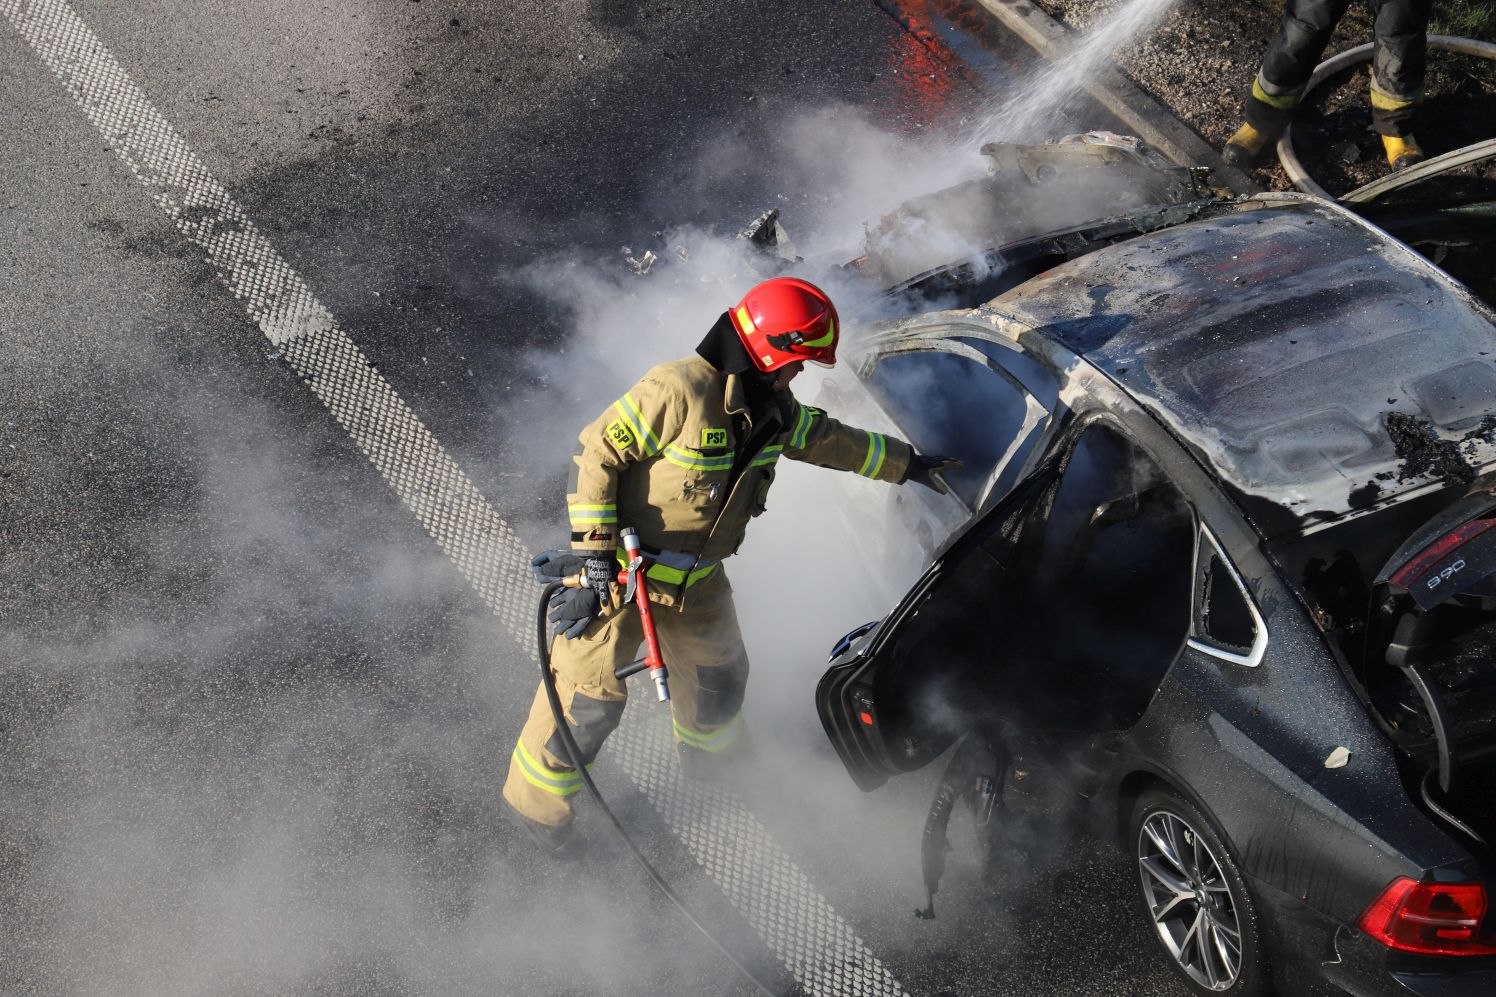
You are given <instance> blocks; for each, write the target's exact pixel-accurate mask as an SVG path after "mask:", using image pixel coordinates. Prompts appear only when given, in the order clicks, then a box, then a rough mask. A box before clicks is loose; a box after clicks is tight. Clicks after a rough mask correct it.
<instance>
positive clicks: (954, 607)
mask: <svg viewBox="0 0 1496 997" xmlns="http://www.w3.org/2000/svg"><path fill="white" fill-rule="evenodd" d="M1195 529H1196V527H1195V519H1194V515H1193V513H1192V511H1191V509H1190V507H1189V506H1188V504H1187V503H1186V502H1185V500H1184V498H1183V496H1182V495H1181V494H1180V493H1179V492H1178V490H1177V489H1176V488H1175V487H1174V485H1173V484H1172V483H1171V482H1169V480H1168V479H1167V478H1166V477H1165V476H1164V475H1163V474H1162V472H1161V471H1160V470H1159V469H1158V467H1157V465H1156V464H1155V463H1154V462H1153V460H1152V458H1150V457H1149V456H1148V455H1147V454H1146V453H1145V452H1144V451H1142V450H1141V449H1140V448H1138V447H1137V446H1136V445H1134V444H1133V443H1131V442H1130V441H1129V440H1127V439H1126V438H1125V437H1123V436H1122V435H1121V434H1120V433H1118V432H1117V431H1116V430H1114V429H1113V428H1111V427H1110V426H1109V425H1107V424H1104V423H1096V424H1093V425H1092V426H1091V427H1090V428H1088V429H1087V430H1086V431H1085V432H1084V433H1083V434H1082V435H1081V436H1080V438H1079V440H1078V441H1077V443H1076V445H1075V447H1074V449H1073V450H1072V451H1071V454H1070V456H1069V457H1068V459H1067V460H1066V461H1065V465H1064V467H1063V469H1062V470H1060V471H1059V472H1058V474H1056V475H1053V476H1052V479H1051V480H1050V481H1049V482H1048V483H1047V484H1045V485H1044V487H1042V488H1039V489H1037V490H1035V491H1033V492H1031V493H1029V494H1026V495H1024V496H1023V497H1022V498H1021V500H1020V502H1019V505H1018V507H1017V508H1016V509H1012V510H1006V511H1005V512H1004V513H1002V514H998V515H993V516H989V517H988V520H987V521H986V522H984V523H981V524H979V525H978V527H977V528H976V530H975V531H974V532H973V533H972V534H971V535H969V536H968V538H967V540H966V543H965V544H964V545H963V546H961V547H959V548H958V549H957V550H956V551H954V552H953V554H952V556H951V558H950V560H949V562H948V563H947V565H946V567H945V570H944V571H943V572H942V574H941V577H940V579H939V580H938V581H937V582H936V584H934V585H933V586H931V588H930V589H929V590H928V592H927V593H926V594H925V596H924V598H923V601H922V602H921V603H920V604H919V605H918V607H917V609H916V610H915V613H914V615H913V617H911V618H909V619H908V620H907V621H906V622H905V623H904V624H903V625H902V626H901V628H900V630H899V632H898V634H897V636H896V637H895V644H894V645H893V646H892V647H890V648H889V649H888V652H887V653H889V654H890V655H891V656H892V657H891V660H892V661H895V662H897V663H898V666H897V667H892V668H886V669H881V670H880V671H879V674H878V676H877V678H876V680H875V681H876V683H877V688H875V694H874V699H875V700H876V701H877V702H879V703H882V704H887V705H885V706H884V708H883V713H882V715H881V716H880V718H879V721H880V723H881V724H882V725H883V733H884V737H885V739H887V740H888V743H889V746H890V753H891V754H894V755H898V754H900V753H902V755H903V762H904V764H906V765H908V766H909V767H914V766H915V765H918V764H923V763H924V762H927V761H928V760H929V758H931V757H933V755H934V754H935V753H938V752H939V751H940V750H943V749H944V747H946V746H947V745H949V744H950V743H951V741H952V740H954V739H955V738H956V737H957V736H960V735H961V734H963V733H965V732H967V731H970V730H977V731H980V732H982V734H983V736H991V737H997V736H1000V734H1001V733H1002V732H1013V731H1033V732H1048V733H1052V734H1057V735H1059V736H1061V737H1063V736H1065V735H1067V734H1075V735H1090V734H1092V733H1096V732H1102V731H1116V730H1121V729H1124V728H1127V727H1130V726H1131V725H1132V724H1134V723H1135V722H1136V721H1137V719H1138V718H1139V717H1140V716H1141V715H1142V713H1143V712H1144V710H1145V709H1146V708H1147V705H1148V703H1149V701H1150V700H1151V699H1152V697H1153V694H1154V692H1155V691H1156V690H1157V688H1158V686H1159V684H1160V682H1161V681H1162V680H1163V677H1164V675H1165V673H1166V672H1167V671H1168V669H1169V667H1170V666H1171V665H1172V664H1173V662H1174V660H1175V659H1176V658H1177V656H1178V654H1179V651H1180V649H1181V648H1182V646H1183V644H1184V641H1185V638H1186V635H1187V632H1188V630H1189V626H1190V620H1191V610H1190V604H1191V599H1190V596H1191V589H1192V584H1193V571H1194V534H1195ZM973 649H980V650H979V651H978V653H973Z"/></svg>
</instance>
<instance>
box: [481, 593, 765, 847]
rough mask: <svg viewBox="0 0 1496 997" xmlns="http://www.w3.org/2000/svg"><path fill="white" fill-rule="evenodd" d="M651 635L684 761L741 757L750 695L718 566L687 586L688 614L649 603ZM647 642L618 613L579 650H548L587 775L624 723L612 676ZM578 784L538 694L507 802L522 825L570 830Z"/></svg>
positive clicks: (554, 644)
mask: <svg viewBox="0 0 1496 997" xmlns="http://www.w3.org/2000/svg"><path fill="white" fill-rule="evenodd" d="M651 608H652V609H653V610H654V614H653V615H654V621H655V630H656V632H657V634H658V636H659V639H660V650H661V653H662V654H663V655H664V658H665V667H666V668H667V669H669V672H670V710H671V714H672V722H673V724H674V727H675V739H676V741H678V742H680V744H681V745H683V746H684V750H687V751H702V752H707V753H711V754H713V755H716V754H719V753H723V752H738V751H742V750H744V748H745V747H746V743H747V737H746V735H745V733H744V731H743V718H742V709H743V694H744V692H745V691H746V689H747V685H748V655H747V653H746V652H745V651H744V649H743V635H742V632H741V631H740V630H739V628H738V617H737V612H736V611H735V610H734V609H733V604H732V586H731V585H729V584H728V583H727V577H726V575H725V574H724V573H723V571H722V569H721V567H720V566H719V567H718V568H717V570H716V571H714V572H712V573H711V574H710V575H709V576H707V577H706V578H704V579H702V580H701V581H700V582H698V583H696V584H695V585H693V586H691V588H690V591H689V594H688V595H687V597H686V599H685V601H684V609H681V610H677V609H676V608H675V607H673V606H662V605H660V604H659V603H652V605H651ZM643 640H644V631H643V627H642V625H641V624H640V622H639V611H638V609H636V608H635V607H634V606H633V605H632V604H630V605H627V606H623V607H620V606H619V605H618V604H617V590H616V589H615V598H614V604H613V606H612V607H611V608H609V609H608V610H607V612H605V613H603V614H602V615H601V616H599V617H598V618H597V619H596V620H594V621H592V623H591V625H589V626H588V627H587V629H586V630H584V631H583V632H582V635H581V636H580V637H578V638H576V639H575V640H567V639H566V638H564V637H561V636H557V637H555V638H553V639H552V641H551V672H552V674H553V675H554V676H555V678H556V692H557V693H558V694H559V695H560V698H561V707H562V711H563V712H564V713H565V715H566V719H567V721H568V723H569V724H570V727H571V732H572V736H573V737H575V738H576V741H577V747H579V748H580V749H581V752H582V758H583V761H584V763H585V764H587V765H589V766H590V765H591V763H592V760H593V759H594V758H596V757H597V753H598V750H599V749H600V748H602V746H603V742H604V741H605V740H607V738H608V735H609V734H611V733H612V732H613V729H614V728H615V727H617V726H618V722H619V720H620V719H622V717H623V708H624V705H625V703H626V701H627V699H628V691H627V689H626V688H625V687H624V684H623V683H622V682H620V681H619V680H618V679H616V678H614V677H613V670H614V669H615V668H617V667H618V666H619V665H626V664H628V663H629V662H631V661H634V660H636V659H637V658H638V657H639V648H640V644H641V643H642V642H643ZM636 681H638V682H639V683H641V685H642V687H644V688H646V689H648V690H649V692H648V695H650V696H651V697H652V696H653V692H654V684H653V683H652V682H650V681H649V679H648V678H646V677H644V673H642V672H641V673H639V675H638V676H637V677H636ZM583 788H584V787H583V785H582V777H581V775H580V773H578V772H577V771H576V770H575V769H574V768H572V765H571V762H570V761H569V760H568V756H567V754H566V747H565V745H563V744H562V742H561V740H560V737H559V736H558V735H557V732H556V724H555V720H554V717H553V716H552V714H551V707H550V703H549V701H548V700H547V698H546V694H545V688H544V687H543V686H542V687H541V688H539V689H537V690H536V692H535V701H534V703H533V704H532V705H531V707H530V718H529V720H528V721H526V723H525V726H524V729H523V730H522V731H521V732H520V736H519V743H518V744H516V745H515V746H514V751H513V752H512V753H511V755H510V758H509V777H508V779H507V780H506V781H505V782H504V799H506V800H508V801H509V803H510V804H512V805H513V806H514V808H515V809H516V810H518V811H519V812H520V813H521V814H523V815H524V816H526V817H528V818H530V819H531V820H534V821H538V822H540V823H542V824H549V825H553V826H555V825H562V824H567V823H569V822H570V821H571V818H572V798H573V797H574V796H575V795H576V794H577V793H578V792H580V791H581V790H582V789H583Z"/></svg>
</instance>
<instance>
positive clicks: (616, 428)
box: [607, 419, 634, 450]
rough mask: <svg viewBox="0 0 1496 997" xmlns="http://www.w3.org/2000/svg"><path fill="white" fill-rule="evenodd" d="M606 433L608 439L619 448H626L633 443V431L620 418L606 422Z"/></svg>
mask: <svg viewBox="0 0 1496 997" xmlns="http://www.w3.org/2000/svg"><path fill="white" fill-rule="evenodd" d="M607 434H608V439H609V440H611V441H612V443H613V445H614V446H615V447H617V448H618V449H619V450H627V449H628V448H629V447H631V446H633V445H634V431H633V430H632V429H630V428H629V427H628V423H626V422H624V421H623V420H622V419H614V420H613V421H612V422H610V423H608V428H607Z"/></svg>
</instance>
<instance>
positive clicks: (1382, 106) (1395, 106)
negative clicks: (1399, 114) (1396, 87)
mask: <svg viewBox="0 0 1496 997" xmlns="http://www.w3.org/2000/svg"><path fill="white" fill-rule="evenodd" d="M1421 103H1423V95H1422V94H1419V95H1418V96H1417V97H1414V98H1412V99H1411V100H1403V99H1402V98H1400V97H1394V96H1392V95H1391V94H1385V93H1382V91H1380V90H1378V89H1377V88H1376V87H1374V86H1373V87H1372V88H1371V106H1372V107H1374V108H1376V109H1377V110H1378V111H1401V110H1402V109H1403V108H1405V107H1412V106H1413V105H1414V104H1421Z"/></svg>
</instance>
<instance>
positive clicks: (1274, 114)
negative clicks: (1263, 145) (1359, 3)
mask: <svg viewBox="0 0 1496 997" xmlns="http://www.w3.org/2000/svg"><path fill="white" fill-rule="evenodd" d="M1369 3H1370V4H1371V9H1372V13H1373V15H1374V16H1375V18H1376V24H1375V42H1376V48H1375V53H1374V55H1373V56H1372V65H1371V114H1372V121H1373V122H1374V124H1375V125H1376V129H1377V131H1378V132H1380V133H1382V134H1383V135H1406V134H1408V132H1409V131H1410V130H1411V129H1410V124H1409V122H1410V120H1411V119H1412V117H1413V114H1414V112H1415V111H1416V110H1417V108H1418V105H1419V104H1421V103H1422V102H1423V77H1424V68H1425V64H1426V51H1425V50H1426V44H1425V42H1426V33H1427V31H1428V17H1429V11H1430V10H1431V9H1432V8H1433V0H1369ZM1350 4H1351V0H1288V6H1287V8H1286V9H1285V10H1284V12H1283V23H1282V24H1281V25H1280V26H1279V27H1278V34H1277V36H1276V37H1274V38H1273V40H1272V42H1271V43H1270V44H1269V45H1268V47H1267V55H1266V56H1264V57H1263V60H1262V69H1261V70H1260V71H1259V72H1258V74H1257V79H1256V81H1255V82H1254V83H1253V84H1252V93H1251V95H1250V96H1249V97H1248V98H1247V105H1246V118H1247V121H1248V122H1249V123H1250V124H1251V125H1252V126H1253V127H1255V128H1257V129H1258V130H1259V131H1266V132H1269V133H1272V134H1276V133H1277V132H1279V131H1281V130H1282V129H1283V127H1284V126H1285V125H1286V124H1287V123H1288V121H1289V119H1290V118H1291V117H1292V116H1293V112H1294V111H1295V109H1297V107H1298V105H1299V101H1300V100H1301V99H1302V98H1303V95H1304V87H1305V85H1306V84H1307V83H1308V82H1309V77H1310V76H1311V75H1313V73H1314V67H1315V66H1317V65H1319V62H1320V57H1321V56H1323V55H1324V51H1325V46H1326V45H1327V44H1329V41H1330V35H1331V34H1332V33H1334V31H1335V25H1336V24H1338V23H1339V21H1340V19H1341V17H1343V16H1344V15H1345V12H1346V10H1347V9H1348V8H1349V7H1350Z"/></svg>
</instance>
